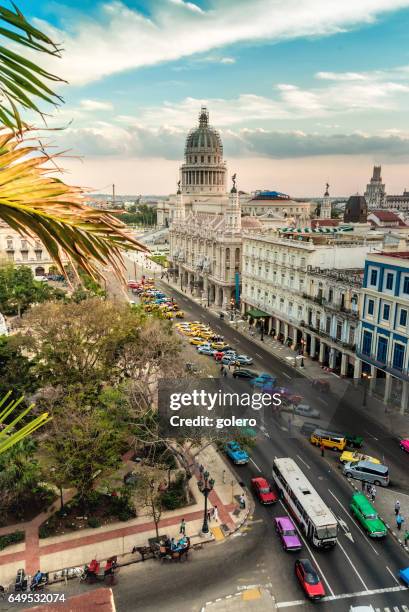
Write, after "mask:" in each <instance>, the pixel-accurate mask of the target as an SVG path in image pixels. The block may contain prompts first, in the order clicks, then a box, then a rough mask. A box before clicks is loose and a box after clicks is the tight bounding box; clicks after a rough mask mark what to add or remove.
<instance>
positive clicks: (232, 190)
mask: <svg viewBox="0 0 409 612" xmlns="http://www.w3.org/2000/svg"><path fill="white" fill-rule="evenodd" d="M236 178H237V174H236V173H234V174H233V176H232V177H231V180H232V181H233V187H232V188H231V193H236V192H237V187H236Z"/></svg>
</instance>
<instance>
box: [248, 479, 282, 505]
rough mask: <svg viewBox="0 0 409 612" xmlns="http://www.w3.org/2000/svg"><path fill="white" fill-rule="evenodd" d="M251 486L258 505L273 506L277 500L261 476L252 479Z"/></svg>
mask: <svg viewBox="0 0 409 612" xmlns="http://www.w3.org/2000/svg"><path fill="white" fill-rule="evenodd" d="M251 486H252V489H253V491H254V492H255V494H256V496H257V499H258V500H259V502H260V503H262V504H275V503H276V501H277V500H278V497H277V495H276V493H275V492H274V491H272V490H271V487H270V485H269V484H268V482H267V480H266V479H265V478H263V477H262V476H259V477H257V478H252V479H251Z"/></svg>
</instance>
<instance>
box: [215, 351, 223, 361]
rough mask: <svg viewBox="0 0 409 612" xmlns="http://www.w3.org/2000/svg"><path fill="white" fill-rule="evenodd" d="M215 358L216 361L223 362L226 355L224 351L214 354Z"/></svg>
mask: <svg viewBox="0 0 409 612" xmlns="http://www.w3.org/2000/svg"><path fill="white" fill-rule="evenodd" d="M213 357H214V358H215V360H216V361H221V360H222V359H223V357H224V353H223V351H216V352H215V353H213Z"/></svg>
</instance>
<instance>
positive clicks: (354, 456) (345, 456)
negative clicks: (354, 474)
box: [339, 451, 381, 463]
mask: <svg viewBox="0 0 409 612" xmlns="http://www.w3.org/2000/svg"><path fill="white" fill-rule="evenodd" d="M339 460H340V461H341V463H348V462H349V461H352V462H355V461H369V462H370V463H381V462H380V461H379V459H377V458H376V457H370V456H369V455H364V454H363V453H358V452H357V451H344V452H343V453H342V455H341V456H340V458H339Z"/></svg>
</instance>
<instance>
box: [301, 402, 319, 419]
mask: <svg viewBox="0 0 409 612" xmlns="http://www.w3.org/2000/svg"><path fill="white" fill-rule="evenodd" d="M294 413H295V414H298V415H299V416H303V417H309V418H310V419H319V418H320V416H321V413H320V412H319V410H317V409H316V408H311V406H309V405H308V404H297V405H296V406H295V407H294Z"/></svg>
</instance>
